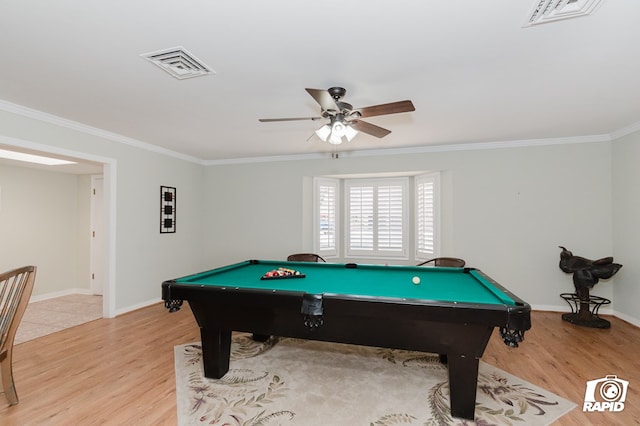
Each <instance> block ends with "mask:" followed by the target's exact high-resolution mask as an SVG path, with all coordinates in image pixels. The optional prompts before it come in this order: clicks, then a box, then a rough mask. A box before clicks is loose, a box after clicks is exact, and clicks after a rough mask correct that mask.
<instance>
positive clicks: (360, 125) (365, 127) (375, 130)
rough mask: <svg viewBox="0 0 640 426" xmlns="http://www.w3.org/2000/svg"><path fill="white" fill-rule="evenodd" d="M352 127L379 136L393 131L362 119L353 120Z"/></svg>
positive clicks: (382, 136)
mask: <svg viewBox="0 0 640 426" xmlns="http://www.w3.org/2000/svg"><path fill="white" fill-rule="evenodd" d="M351 127H353V128H354V129H356V130H357V131H359V132H362V133H366V134H368V135H371V136H375V137H377V138H384V137H385V136H387V135H388V134H389V133H391V130H387V129H384V128H382V127H380V126H376V125H375V124H371V123H367V122H366V121H361V120H358V121H352V122H351Z"/></svg>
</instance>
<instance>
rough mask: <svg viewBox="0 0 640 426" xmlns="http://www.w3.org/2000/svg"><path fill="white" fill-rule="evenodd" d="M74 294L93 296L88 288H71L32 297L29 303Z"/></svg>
mask: <svg viewBox="0 0 640 426" xmlns="http://www.w3.org/2000/svg"><path fill="white" fill-rule="evenodd" d="M72 294H83V295H85V296H93V292H92V291H91V290H90V289H88V288H69V289H66V290H61V291H54V292H51V293H45V294H38V295H35V296H34V295H32V296H31V298H30V299H29V303H35V302H42V301H43V300H49V299H55V298H56V297H62V296H69V295H72Z"/></svg>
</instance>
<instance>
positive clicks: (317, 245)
mask: <svg viewBox="0 0 640 426" xmlns="http://www.w3.org/2000/svg"><path fill="white" fill-rule="evenodd" d="M322 186H329V187H332V188H334V195H335V196H334V200H333V202H334V203H333V204H334V207H333V217H334V218H335V224H334V247H333V248H322V247H321V239H322V238H321V232H322V229H321V228H322V226H321V223H320V218H321V212H320V209H321V203H320V188H321V187H322ZM340 236H341V235H340V179H336V178H328V177H314V178H313V247H314V253H317V254H319V255H320V256H322V257H324V258H337V257H339V256H340V246H341V244H340V241H341V240H340Z"/></svg>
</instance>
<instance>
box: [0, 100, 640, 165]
mask: <svg viewBox="0 0 640 426" xmlns="http://www.w3.org/2000/svg"><path fill="white" fill-rule="evenodd" d="M0 110H3V111H7V112H10V113H14V114H18V115H22V116H25V117H28V118H33V119H36V120H40V121H44V122H47V123H50V124H54V125H57V126H61V127H65V128H69V129H72V130H76V131H78V132H82V133H86V134H90V135H93V136H97V137H100V138H103V139H107V140H110V141H114V142H119V143H123V144H125V145H129V146H133V147H136V148H140V149H144V150H147V151H151V152H155V153H158V154H163V155H167V156H170V157H174V158H178V159H181V160H184V161H189V162H192V163H196V164H200V165H204V166H218V165H232V164H247V163H268V162H277V161H297V160H320V159H330V158H333V155H335V153H334V154H332V153H330V152H325V153H314V154H292V155H275V156H263V157H241V158H229V159H220V160H203V159H201V158H197V157H193V156H190V155H186V154H181V153H179V152H176V151H172V150H170V149H166V148H162V147H159V146H157V145H153V144H150V143H146V142H141V141H139V140H136V139H133V138H129V137H127V136H122V135H119V134H117V133H112V132H108V131H106V130H102V129H99V128H96V127H92V126H88V125H86V124H82V123H79V122H76V121H72V120H68V119H65V118H61V117H58V116H55V115H52V114H49V113H45V112H42V111H37V110H34V109H31V108H27V107H24V106H21V105H17V104H14V103H11V102H7V101H4V100H2V99H0ZM637 131H640V122H637V123H634V124H631V125H629V126H627V127H624V128H622V129H618V130H616V131H614V132H612V133H610V134H601V135H586V136H571V137H563V138H547V139H521V140H509V141H487V142H474V143H459V144H456V143H453V144H442V145H423V146H416V147H406V148H383V149H369V150H359V151H340V152H337V155H338V156H339V157H341V158H351V157H353V158H355V157H373V156H380V155H407V154H422V153H430V152H454V151H478V150H487V149H505V148H522V147H531V146H547V145H564V144H575V143H593V142H612V141H614V140H616V139H619V138H621V137H623V136H627V135H629V134H631V133H634V132H637Z"/></svg>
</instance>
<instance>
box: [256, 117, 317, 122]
mask: <svg viewBox="0 0 640 426" xmlns="http://www.w3.org/2000/svg"><path fill="white" fill-rule="evenodd" d="M322 118H323V117H291V118H258V121H260V122H262V123H269V122H272V121H302V120H314V121H315V120H322Z"/></svg>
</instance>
